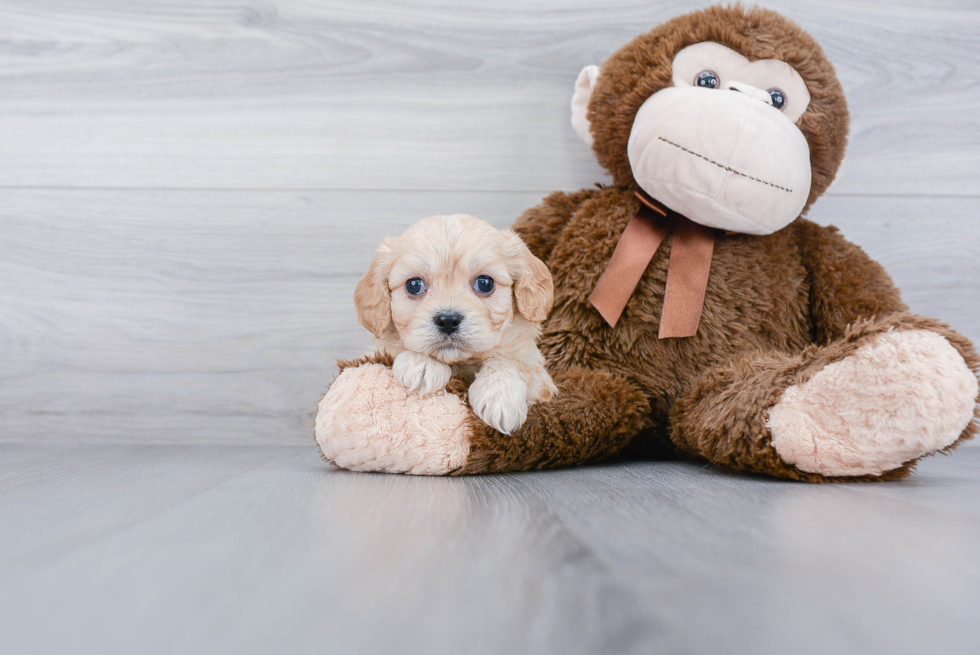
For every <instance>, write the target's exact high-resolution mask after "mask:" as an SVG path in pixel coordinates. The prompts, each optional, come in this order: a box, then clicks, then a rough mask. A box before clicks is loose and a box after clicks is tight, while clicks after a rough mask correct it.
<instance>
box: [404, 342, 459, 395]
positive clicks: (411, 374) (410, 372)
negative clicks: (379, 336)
mask: <svg viewBox="0 0 980 655" xmlns="http://www.w3.org/2000/svg"><path fill="white" fill-rule="evenodd" d="M391 372H392V373H394V374H395V378H396V379H397V380H398V381H399V382H401V383H402V384H403V385H404V386H405V388H407V389H408V390H409V391H417V392H418V393H419V395H420V396H428V395H429V394H431V393H435V392H436V391H441V390H443V389H445V388H446V385H447V384H449V378H450V377H452V375H453V370H452V369H451V368H449V366H447V365H446V364H443V363H442V362H439V361H436V360H434V359H432V358H431V357H427V356H426V355H423V354H421V353H415V352H410V351H408V350H405V351H402V352H400V353H399V354H398V356H397V357H395V361H394V363H393V364H392V365H391Z"/></svg>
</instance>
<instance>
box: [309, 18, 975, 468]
mask: <svg viewBox="0 0 980 655" xmlns="http://www.w3.org/2000/svg"><path fill="white" fill-rule="evenodd" d="M572 113H573V117H572V122H573V125H574V127H575V128H576V131H577V132H578V133H579V134H580V136H581V137H582V138H583V139H584V140H585V141H587V142H589V143H591V144H592V148H593V150H594V152H595V155H596V157H597V158H598V159H599V162H600V163H601V164H602V165H603V166H604V167H605V168H606V169H607V170H608V171H609V172H610V173H611V174H612V177H613V184H612V185H611V186H605V187H599V188H594V189H586V190H582V191H578V192H575V193H562V192H556V193H553V194H551V195H550V196H548V197H547V198H545V199H544V201H543V203H542V204H541V205H539V206H538V207H535V208H533V209H530V210H528V211H527V212H526V213H524V215H522V216H521V217H520V218H519V219H518V221H517V223H516V225H515V226H514V227H515V230H516V231H517V232H518V234H520V236H521V237H522V238H523V239H524V241H525V242H526V243H527V245H528V246H529V248H530V249H531V251H532V252H533V253H534V254H535V255H536V256H537V257H538V258H540V259H541V260H542V261H544V262H546V263H547V264H548V266H549V268H550V269H551V272H552V274H553V276H554V281H555V303H554V309H553V310H552V312H551V315H550V316H549V318H548V319H547V321H546V322H545V323H544V333H543V337H542V341H541V350H542V352H543V353H544V356H545V359H546V361H547V364H548V368H549V370H550V371H551V373H552V376H553V378H554V381H555V383H556V384H557V386H558V389H559V391H558V395H557V396H556V397H555V398H554V399H553V400H552V401H551V402H549V403H544V404H538V405H534V406H532V407H531V408H530V411H529V415H528V419H527V422H526V423H525V424H524V426H523V427H522V428H521V429H520V430H519V431H517V432H516V433H515V434H514V435H513V436H508V435H503V434H499V433H497V432H495V431H494V430H492V429H491V428H489V427H487V426H486V425H484V424H483V423H481V422H480V421H479V420H478V419H476V418H475V417H474V416H473V415H472V414H471V413H470V411H469V409H468V408H467V406H466V403H465V398H466V390H465V388H464V384H463V382H462V381H460V380H454V381H453V382H452V383H451V384H450V388H449V391H448V392H447V393H445V394H437V395H433V396H428V397H420V396H418V395H415V394H412V393H408V392H406V391H405V390H404V389H403V388H402V387H401V386H400V385H399V384H398V383H397V382H396V381H395V380H394V378H393V377H392V375H391V371H390V368H389V367H390V361H387V360H386V359H385V358H383V357H381V358H373V359H369V358H363V359H361V360H358V361H355V362H342V363H341V369H342V372H341V374H340V376H339V377H338V378H337V379H336V380H335V381H334V383H333V384H332V386H331V388H330V390H329V392H328V393H327V395H326V396H325V397H324V398H323V400H322V401H321V402H320V405H319V408H318V414H317V419H316V438H317V441H318V443H319V444H320V447H321V449H322V451H323V453H324V456H325V457H326V458H327V459H328V460H329V461H332V462H334V463H335V464H337V465H338V466H341V467H344V468H348V469H353V470H361V471H364V470H370V471H389V472H406V473H416V474H471V473H487V472H500V471H521V470H530V469H540V468H551V467H560V466H570V465H575V464H581V463H583V462H590V461H595V460H599V459H603V458H607V457H610V456H613V455H620V456H626V457H678V456H683V457H693V458H700V459H705V460H708V461H710V462H713V463H715V464H716V465H718V466H722V467H726V468H729V469H733V470H737V471H746V472H751V473H759V474H765V475H770V476H776V477H781V478H790V479H795V480H805V481H810V482H826V481H838V480H847V479H868V480H892V479H897V478H901V477H904V476H906V475H908V474H909V473H910V472H911V470H912V467H913V466H914V464H915V462H916V460H918V459H919V458H921V457H923V456H925V455H929V454H931V453H934V452H936V451H940V450H950V449H952V448H954V447H956V446H957V445H959V444H960V443H962V442H963V441H965V440H967V439H969V438H971V437H972V436H973V435H974V433H975V432H976V431H977V423H976V420H975V417H976V415H977V399H978V398H977V397H978V382H977V371H978V366H980V359H978V357H977V353H976V352H975V351H974V349H973V346H972V345H971V344H970V342H969V341H968V340H967V339H965V338H964V337H962V336H960V335H959V334H957V333H956V332H954V331H953V330H951V329H950V328H948V327H947V326H945V325H943V324H942V323H940V322H938V321H936V320H933V319H929V318H924V317H921V316H916V315H913V314H910V313H909V312H908V310H907V307H906V306H905V305H904V304H903V303H902V300H901V298H900V296H899V292H898V290H897V289H896V288H895V287H894V286H893V284H892V281H891V280H890V279H889V277H888V275H887V274H886V273H885V271H884V269H883V268H882V267H881V266H880V265H879V264H877V263H876V262H874V261H872V260H871V259H870V258H869V257H868V256H867V255H866V254H865V253H864V252H863V251H862V250H861V249H860V248H858V247H856V246H854V245H852V244H850V243H848V242H847V241H845V240H844V239H843V238H842V237H841V236H840V234H839V233H838V232H837V230H836V229H834V228H827V227H821V226H819V225H816V224H814V223H812V222H810V221H808V220H806V219H805V218H803V217H802V215H801V214H803V213H805V212H806V210H807V208H808V207H809V206H810V205H811V204H812V203H813V202H814V201H815V200H816V199H817V198H818V197H819V196H820V194H822V193H823V192H824V190H825V189H826V188H827V187H828V186H829V185H830V183H831V181H832V180H833V179H834V176H835V174H836V172H837V168H838V166H839V164H840V162H841V159H842V157H843V155H844V147H845V142H846V135H847V125H848V114H847V106H846V104H845V102H844V96H843V92H842V90H841V86H840V84H839V82H838V81H837V78H836V76H835V73H834V69H833V67H832V66H831V65H830V63H829V62H828V61H827V59H826V58H825V57H824V54H823V52H822V51H821V49H820V47H819V46H818V45H817V44H816V42H814V40H813V39H812V38H811V37H810V36H809V35H808V34H806V33H805V32H803V31H802V30H801V29H800V28H799V27H798V26H796V25H795V24H794V23H792V22H790V21H789V20H787V19H785V18H783V17H782V16H780V15H779V14H776V13H774V12H772V11H768V10H763V9H749V10H746V9H742V8H740V7H712V8H709V9H707V10H704V11H698V12H694V13H691V14H688V15H686V16H681V17H679V18H675V19H674V20H671V21H669V22H667V23H665V24H663V25H661V26H659V27H657V28H656V29H654V30H653V31H651V32H648V33H646V34H644V35H642V36H640V37H638V38H636V39H635V40H634V41H633V42H632V43H630V44H628V45H626V46H625V47H623V48H622V49H620V50H619V51H618V52H616V53H615V54H614V55H612V57H610V58H609V60H608V61H606V62H605V63H604V64H603V65H602V67H601V68H597V67H587V68H586V69H585V70H583V71H582V73H581V75H580V76H579V78H578V81H577V83H576V87H575V94H574V99H573V101H572Z"/></svg>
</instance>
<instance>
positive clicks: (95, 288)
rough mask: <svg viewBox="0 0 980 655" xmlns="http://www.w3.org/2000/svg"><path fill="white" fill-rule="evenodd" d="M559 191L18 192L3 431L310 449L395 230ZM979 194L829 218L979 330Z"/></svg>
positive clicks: (886, 202)
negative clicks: (366, 277) (361, 292)
mask: <svg viewBox="0 0 980 655" xmlns="http://www.w3.org/2000/svg"><path fill="white" fill-rule="evenodd" d="M540 195H542V194H538V193H534V192H513V193H502V192H501V193H490V192H469V193H463V192H439V193H436V192H416V193H405V192H359V191H347V192H325V191H317V192H313V191H311V192H227V191H139V190H134V191H119V190H115V191H113V190H89V191H64V190H62V191H58V190H47V191H35V190H19V191H14V190H7V191H5V192H3V198H4V203H3V206H2V207H0V252H2V253H4V255H3V257H2V258H0V357H2V360H3V366H0V439H5V440H71V441H74V440H83V441H103V440H108V441H134V442H164V443H168V442H177V443H180V442H183V443H193V442H196V441H201V440H203V441H210V442H230V443H308V442H309V440H310V433H311V431H310V429H309V428H308V424H309V422H310V420H311V419H312V412H313V407H314V404H315V403H316V401H317V400H318V399H319V396H320V394H321V393H323V391H324V390H325V389H326V385H327V383H328V382H329V381H330V379H331V378H332V376H333V372H334V371H335V370H336V369H335V366H334V361H335V360H336V359H337V358H338V357H353V356H356V355H358V354H360V353H361V352H362V351H363V349H365V348H368V347H369V346H370V345H371V341H372V338H371V336H370V334H369V333H368V332H367V331H366V330H365V329H364V328H362V327H361V326H360V325H359V324H358V323H357V320H356V317H355V314H354V308H353V301H352V295H353V290H354V285H355V284H356V282H357V280H358V278H359V277H360V276H361V274H362V273H363V271H364V270H366V268H367V265H368V262H369V261H370V258H371V255H372V253H373V250H374V248H375V247H376V246H377V244H378V243H379V242H380V240H381V238H382V236H384V235H385V234H398V233H400V232H401V231H402V230H403V229H404V228H405V227H407V226H408V225H409V224H410V223H411V222H413V221H415V220H417V219H419V218H422V217H424V216H427V215H431V214H436V213H449V212H467V213H473V214H476V215H478V216H481V217H483V218H486V219H487V220H490V221H491V222H493V223H494V224H496V225H498V226H505V225H508V224H509V223H511V222H512V221H513V220H514V218H515V217H516V216H517V215H518V214H519V213H520V212H521V211H522V210H523V209H525V208H527V207H530V206H532V205H533V204H535V203H537V202H538V200H539V198H540ZM974 205H975V202H974V201H973V199H969V198H874V197H871V198H868V197H844V196H836V197H829V198H824V199H822V200H821V201H820V202H818V203H817V204H816V206H815V207H814V211H813V218H814V219H815V220H818V221H819V222H823V223H834V224H837V225H838V226H840V227H841V228H842V229H843V232H844V234H845V235H846V236H848V237H849V238H851V239H852V240H853V241H855V242H856V243H858V244H860V245H862V246H864V247H865V249H866V250H867V251H868V253H869V254H870V255H871V256H872V257H875V258H876V259H878V260H880V261H881V262H882V263H883V264H884V265H885V267H886V268H887V269H888V270H889V271H890V272H891V274H892V275H893V276H894V278H895V281H896V283H897V284H898V285H899V286H900V287H901V288H902V289H903V290H904V296H905V298H906V300H907V301H908V303H909V304H910V305H911V307H912V309H913V310H914V311H917V312H920V313H923V314H927V315H930V316H936V317H938V318H941V319H943V320H945V321H948V322H949V323H951V324H952V325H953V327H955V328H957V329H959V330H960V331H962V332H963V333H964V334H966V335H967V336H969V337H971V338H973V339H975V340H980V309H978V308H980V285H978V284H977V280H978V279H980V245H978V244H980V223H978V222H977V221H976V220H975V218H974V216H975V213H976V212H975V208H974ZM924 226H928V228H926V227H924Z"/></svg>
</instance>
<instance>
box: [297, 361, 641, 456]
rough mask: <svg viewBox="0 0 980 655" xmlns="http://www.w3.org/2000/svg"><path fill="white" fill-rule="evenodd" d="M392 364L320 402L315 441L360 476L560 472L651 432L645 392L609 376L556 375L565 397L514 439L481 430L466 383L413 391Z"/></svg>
mask: <svg viewBox="0 0 980 655" xmlns="http://www.w3.org/2000/svg"><path fill="white" fill-rule="evenodd" d="M387 364H388V362H387V361H386V360H384V358H373V359H366V360H362V361H361V362H360V365H356V366H350V365H348V366H346V367H345V368H344V370H343V371H342V372H341V375H340V376H339V377H338V378H337V380H335V381H334V383H333V385H331V388H330V391H329V392H328V393H327V395H326V396H324V398H323V400H321V401H320V405H319V407H318V412H317V418H316V431H315V436H316V440H317V442H318V443H319V445H320V448H321V450H322V451H323V454H324V457H325V458H326V459H327V460H329V461H331V462H333V463H335V464H336V465H338V466H341V467H343V468H347V469H351V470H355V471H386V472H389V473H412V474H417V475H446V474H454V475H466V474H474V473H499V472H504V471H526V470H532V469H543V468H557V467H562V466H571V465H574V464H581V463H583V462H589V461H595V460H599V459H602V458H604V457H608V456H611V455H614V454H616V453H617V452H619V451H620V450H622V449H623V448H624V447H625V446H626V444H627V443H629V441H630V439H631V438H632V437H633V436H634V435H636V434H637V433H638V432H640V430H642V429H644V428H645V427H647V425H648V424H649V422H650V421H649V414H650V406H649V403H648V401H647V399H646V397H645V396H644V394H643V393H642V392H641V391H640V390H639V388H638V387H636V386H635V385H633V384H632V383H631V382H629V381H628V380H626V379H625V378H623V377H620V376H617V375H614V374H612V373H608V372H605V371H590V370H586V369H573V370H570V371H566V372H561V373H557V374H555V375H554V376H553V379H554V382H555V384H556V386H557V387H558V394H557V395H556V396H555V397H554V398H553V399H552V400H551V401H550V402H547V403H539V404H536V405H533V406H531V408H530V409H529V411H528V418H527V421H526V422H525V423H524V425H523V426H521V428H520V429H519V430H518V431H516V432H515V433H514V434H513V435H510V436H508V435H504V434H500V433H498V432H497V431H495V430H493V429H492V428H490V427H488V426H487V425H485V424H483V423H482V422H480V420H479V419H477V418H476V417H475V416H474V415H473V413H472V412H471V411H470V409H469V407H468V406H467V405H466V392H465V389H464V387H463V384H462V382H461V381H460V380H458V379H456V378H454V379H453V380H452V381H451V382H450V387H449V391H447V392H446V393H437V394H434V395H432V396H426V397H421V396H419V395H417V394H414V393H411V392H408V391H407V390H406V389H405V388H404V387H402V386H401V385H400V384H399V383H398V382H397V381H396V380H395V379H394V376H393V375H392V374H391V370H390V368H388V366H387Z"/></svg>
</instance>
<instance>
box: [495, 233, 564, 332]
mask: <svg viewBox="0 0 980 655" xmlns="http://www.w3.org/2000/svg"><path fill="white" fill-rule="evenodd" d="M507 236H508V237H510V241H511V247H512V249H513V250H512V252H511V253H510V257H509V258H508V259H510V269H511V272H512V274H513V275H514V299H515V300H516V301H517V311H519V312H520V313H521V316H523V317H524V318H526V319H527V320H529V321H531V322H532V323H541V322H542V321H544V320H545V319H546V318H548V313H549V312H550V311H551V305H552V303H553V302H554V290H555V289H554V282H553V281H552V279H551V271H549V270H548V267H547V266H545V265H544V262H543V261H541V260H540V259H538V258H537V257H535V256H534V255H533V254H532V253H531V250H530V249H529V248H528V247H527V246H526V245H524V241H523V240H522V239H521V238H520V237H519V236H517V234H515V233H514V232H511V231H509V230H508V231H507Z"/></svg>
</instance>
